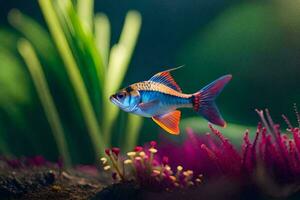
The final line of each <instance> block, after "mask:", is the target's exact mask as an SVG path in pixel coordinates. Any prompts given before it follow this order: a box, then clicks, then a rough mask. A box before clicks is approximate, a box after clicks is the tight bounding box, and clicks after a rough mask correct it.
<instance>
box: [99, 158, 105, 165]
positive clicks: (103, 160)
mask: <svg viewBox="0 0 300 200" xmlns="http://www.w3.org/2000/svg"><path fill="white" fill-rule="evenodd" d="M100 160H101V162H102V164H103V165H104V164H106V163H107V158H105V157H102V158H101V159H100Z"/></svg>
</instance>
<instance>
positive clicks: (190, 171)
mask: <svg viewBox="0 0 300 200" xmlns="http://www.w3.org/2000/svg"><path fill="white" fill-rule="evenodd" d="M186 172H187V173H188V174H189V175H193V174H194V172H193V171H192V170H187V171H186Z"/></svg>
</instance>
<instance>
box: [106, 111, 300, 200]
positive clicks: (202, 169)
mask: <svg viewBox="0 0 300 200" xmlns="http://www.w3.org/2000/svg"><path fill="white" fill-rule="evenodd" d="M257 113H258V114H259V116H260V118H261V122H260V123H259V124H258V126H257V131H256V133H255V136H254V138H253V140H251V139H250V136H249V134H250V133H249V131H247V130H246V132H245V134H244V137H243V140H242V144H241V148H240V149H238V148H236V147H235V146H234V145H233V144H231V142H230V141H229V140H228V139H227V138H226V137H224V135H222V133H221V132H220V131H218V130H217V129H215V128H214V127H213V126H212V125H209V128H210V130H211V133H207V134H206V135H200V134H196V133H194V132H193V131H192V130H191V129H187V131H186V132H187V138H186V140H185V141H184V142H183V143H182V144H181V145H179V144H176V143H174V142H170V141H168V140H167V139H163V140H162V141H161V142H160V144H159V145H156V142H150V144H146V145H145V146H144V147H136V148H135V151H133V152H128V153H127V157H122V156H121V155H120V149H118V148H113V149H109V150H106V154H107V156H108V158H109V159H108V160H107V158H102V163H103V164H104V169H105V170H108V171H110V172H112V175H113V178H114V180H115V181H127V180H134V181H136V183H137V184H139V185H141V186H151V188H156V189H160V190H166V189H167V190H170V189H174V188H177V187H178V188H184V187H186V186H195V185H199V184H198V183H200V182H202V175H203V177H204V178H203V180H204V182H206V183H207V182H210V181H213V180H217V179H222V178H225V179H227V180H230V181H234V182H236V183H238V184H239V185H240V186H243V185H255V187H256V188H260V189H261V191H264V192H265V193H268V194H269V195H271V196H277V197H278V196H287V195H290V194H292V193H294V192H296V191H298V190H299V188H300V181H299V180H300V159H299V156H300V129H299V127H300V123H299V127H293V126H292V125H291V123H290V122H289V121H288V119H287V118H286V117H285V116H283V117H284V119H285V121H286V122H287V124H288V129H287V131H286V133H284V132H282V131H281V130H280V127H279V125H278V124H275V123H274V122H273V120H272V118H271V117H270V114H269V112H268V110H266V112H263V111H261V110H257ZM296 115H297V120H298V122H300V117H299V114H298V112H296ZM183 169H188V170H183Z"/></svg>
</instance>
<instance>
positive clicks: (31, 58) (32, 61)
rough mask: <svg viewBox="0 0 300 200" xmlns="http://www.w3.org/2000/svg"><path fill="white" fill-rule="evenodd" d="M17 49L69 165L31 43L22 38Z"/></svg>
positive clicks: (60, 132) (64, 145) (65, 143)
mask: <svg viewBox="0 0 300 200" xmlns="http://www.w3.org/2000/svg"><path fill="white" fill-rule="evenodd" d="M18 50H19V52H20V54H21V55H22V57H23V59H24V61H25V63H26V65H27V67H28V69H29V72H30V74H31V77H32V79H33V82H34V85H35V87H36V90H37V93H38V96H39V98H40V100H41V103H42V105H43V108H44V110H45V113H46V117H47V119H48V121H49V124H50V127H51V129H52V132H53V136H54V138H55V141H56V144H57V146H58V150H59V152H60V154H61V156H62V157H63V160H64V163H65V164H66V166H67V167H68V166H70V165H71V158H70V154H69V150H68V147H67V142H66V140H65V137H64V131H63V127H62V124H61V121H60V118H59V115H58V112H57V109H56V107H55V104H54V101H53V98H52V96H51V94H50V90H49V87H48V84H47V81H46V77H45V75H44V72H43V70H42V67H41V64H40V62H39V60H38V58H37V56H36V53H35V51H34V49H33V47H32V45H31V44H30V43H29V42H28V41H27V40H24V39H23V40H20V41H19V44H18Z"/></svg>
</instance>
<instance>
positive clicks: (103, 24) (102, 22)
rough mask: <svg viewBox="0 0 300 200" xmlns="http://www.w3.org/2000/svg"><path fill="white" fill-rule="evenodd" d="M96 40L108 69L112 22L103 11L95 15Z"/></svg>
mask: <svg viewBox="0 0 300 200" xmlns="http://www.w3.org/2000/svg"><path fill="white" fill-rule="evenodd" d="M95 42H96V45H97V49H98V51H99V53H100V55H101V57H102V60H103V64H104V66H105V69H106V68H107V64H108V55H109V48H110V23H109V20H108V18H107V16H106V15H105V14H102V13H100V14H97V15H96V17H95Z"/></svg>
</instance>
